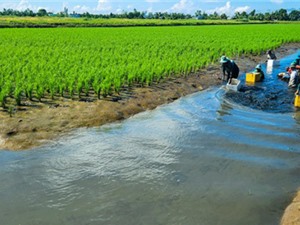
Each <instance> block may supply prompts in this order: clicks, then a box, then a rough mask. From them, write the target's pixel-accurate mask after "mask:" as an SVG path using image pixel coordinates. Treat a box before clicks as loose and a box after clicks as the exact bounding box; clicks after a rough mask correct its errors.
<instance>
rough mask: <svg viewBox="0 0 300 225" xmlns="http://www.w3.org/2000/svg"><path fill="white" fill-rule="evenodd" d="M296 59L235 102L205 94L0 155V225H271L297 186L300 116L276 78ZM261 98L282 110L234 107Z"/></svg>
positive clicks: (217, 93)
mask: <svg viewBox="0 0 300 225" xmlns="http://www.w3.org/2000/svg"><path fill="white" fill-rule="evenodd" d="M296 55H297V54H295V55H291V56H288V57H286V58H284V59H282V60H281V61H280V66H278V67H274V68H273V71H272V73H270V74H267V73H266V81H265V82H263V83H261V84H257V85H256V87H255V88H253V87H252V89H251V88H250V89H249V88H248V89H247V87H245V88H246V89H245V90H244V92H241V93H230V92H227V91H226V90H225V89H224V87H213V88H211V89H209V90H206V91H203V92H199V93H196V94H193V95H190V96H187V97H183V98H181V99H179V100H177V101H175V102H173V103H171V104H168V105H164V106H160V107H158V108H157V109H155V110H153V111H148V112H143V113H140V114H138V115H136V116H133V117H132V118H130V119H127V120H125V121H122V122H118V123H113V124H109V125H105V126H101V127H98V128H88V129H79V130H77V131H76V132H74V133H72V134H70V135H69V136H67V137H62V138H61V139H59V140H55V141H53V143H50V144H47V145H45V146H43V147H38V148H35V149H32V150H28V151H20V152H11V151H6V150H2V151H0V177H1V183H0V220H1V224H5V225H36V224H42V225H47V224H49V225H88V224H97V225H98V224H111V225H134V224H136V225H137V224H138V225H142V224H145V225H160V224H161V225H176V224H178V225H179V224H180V225H181V224H182V225H183V224H184V225H195V224H200V225H240V224H243V225H247V224H249V225H254V224H255V225H258V224H264V225H274V224H279V221H280V218H281V216H282V213H283V211H284V209H285V207H286V206H287V205H288V204H289V201H290V200H291V198H292V196H293V194H294V193H295V191H296V190H297V188H298V187H299V186H300V179H299V173H300V145H299V143H300V111H299V110H298V111H297V110H296V109H295V108H293V105H292V103H291V99H292V98H293V95H292V93H290V91H289V90H288V89H287V87H286V86H287V84H286V83H284V82H282V81H280V80H278V79H277V78H276V74H277V73H278V72H282V71H284V70H285V67H286V66H287V65H289V63H290V62H291V61H293V59H294V58H295V57H296ZM265 66H266V65H263V69H264V70H266V67H265ZM243 76H244V75H243ZM243 76H242V79H244V78H243ZM273 87H274V88H273ZM275 87H276V88H277V89H276V88H275ZM279 89H281V90H282V91H281V92H280V91H278V90H279ZM269 90H275V91H271V95H276V96H275V99H277V101H278V102H281V106H277V107H275V108H274V104H269V105H268V104H267V105H266V104H264V105H263V107H261V104H255V105H254V107H251V105H249V102H243V100H241V98H242V99H244V97H243V95H244V94H245V93H246V94H249V91H250V92H251V93H253V95H257V96H261V95H262V94H263V93H265V94H266V93H270V92H268V91H269ZM282 93H285V95H286V96H285V99H287V101H285V100H282ZM238 95H241V98H238V97H237V96H238ZM237 99H240V100H237ZM271 100H274V97H272V98H271ZM287 103H288V104H287ZM258 105H259V106H260V107H257V106H258ZM277 105H278V104H277Z"/></svg>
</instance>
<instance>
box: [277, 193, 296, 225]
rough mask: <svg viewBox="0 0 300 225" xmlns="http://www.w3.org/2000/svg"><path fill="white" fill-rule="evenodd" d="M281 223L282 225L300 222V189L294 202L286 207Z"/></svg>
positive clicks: (294, 224) (293, 224) (292, 224)
mask: <svg viewBox="0 0 300 225" xmlns="http://www.w3.org/2000/svg"><path fill="white" fill-rule="evenodd" d="M280 224H281V225H299V224H300V190H298V192H297V194H296V195H295V197H294V199H293V201H292V203H291V204H290V205H289V206H288V207H287V208H286V209H285V211H284V215H283V217H282V218H281V223H280Z"/></svg>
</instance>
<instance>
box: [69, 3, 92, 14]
mask: <svg viewBox="0 0 300 225" xmlns="http://www.w3.org/2000/svg"><path fill="white" fill-rule="evenodd" d="M73 11H75V12H77V13H85V12H91V8H90V7H88V6H86V5H76V6H74V7H73Z"/></svg>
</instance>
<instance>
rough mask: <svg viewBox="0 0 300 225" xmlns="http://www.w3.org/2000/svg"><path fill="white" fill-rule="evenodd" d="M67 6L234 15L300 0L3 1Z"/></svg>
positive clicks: (2, 2) (20, 6)
mask: <svg viewBox="0 0 300 225" xmlns="http://www.w3.org/2000/svg"><path fill="white" fill-rule="evenodd" d="M64 7H67V8H68V10H69V13H71V12H73V11H75V12H77V13H83V12H89V13H93V14H107V13H111V12H112V13H121V12H124V11H126V12H131V11H133V9H137V10H138V11H147V12H169V13H171V12H178V13H185V14H187V13H189V14H192V15H193V14H194V13H195V12H196V11H197V10H201V11H202V12H206V13H209V14H211V13H213V12H217V13H218V14H222V13H225V14H227V15H229V16H230V15H233V14H234V13H235V12H243V11H246V12H248V13H249V12H251V11H252V10H254V9H255V10H256V12H262V13H265V12H273V11H275V10H278V9H281V8H284V9H287V10H292V9H296V10H300V0H252V1H251V0H224V1H223V0H135V1H133V0H86V1H83V0H52V1H50V0H44V1H41V0H0V11H2V10H3V9H4V8H6V9H16V10H25V9H27V8H29V9H31V10H33V11H35V12H36V11H38V9H40V8H43V9H46V10H47V11H48V12H54V13H56V12H60V11H63V9H64Z"/></svg>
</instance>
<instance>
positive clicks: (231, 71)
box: [220, 56, 240, 84]
mask: <svg viewBox="0 0 300 225" xmlns="http://www.w3.org/2000/svg"><path fill="white" fill-rule="evenodd" d="M220 63H221V64H222V71H223V80H225V77H226V76H227V78H226V82H227V83H229V84H230V83H231V80H232V78H238V76H239V72H240V69H239V67H238V66H237V65H236V63H235V62H234V61H233V60H230V59H229V58H227V57H226V56H222V57H221V60H220Z"/></svg>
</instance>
